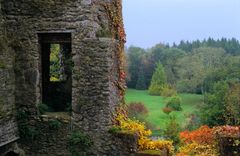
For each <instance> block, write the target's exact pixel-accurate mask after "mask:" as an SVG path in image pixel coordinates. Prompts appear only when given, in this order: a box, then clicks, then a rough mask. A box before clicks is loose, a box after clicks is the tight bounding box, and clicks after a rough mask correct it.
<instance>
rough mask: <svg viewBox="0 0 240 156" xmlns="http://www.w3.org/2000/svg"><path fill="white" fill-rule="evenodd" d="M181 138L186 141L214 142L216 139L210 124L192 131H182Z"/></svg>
mask: <svg viewBox="0 0 240 156" xmlns="http://www.w3.org/2000/svg"><path fill="white" fill-rule="evenodd" d="M180 139H181V140H182V141H184V143H194V142H195V143H198V144H212V143H213V141H214V132H213V129H211V128H209V127H208V126H201V127H200V128H199V129H197V130H195V131H192V132H189V131H183V132H181V133H180Z"/></svg>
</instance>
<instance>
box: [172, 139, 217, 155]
mask: <svg viewBox="0 0 240 156" xmlns="http://www.w3.org/2000/svg"><path fill="white" fill-rule="evenodd" d="M190 155H194V156H218V154H217V150H216V148H215V146H214V145H207V144H205V145H200V144H197V143H195V142H194V143H190V144H186V145H185V146H182V147H180V149H179V152H178V153H177V154H176V156H190Z"/></svg>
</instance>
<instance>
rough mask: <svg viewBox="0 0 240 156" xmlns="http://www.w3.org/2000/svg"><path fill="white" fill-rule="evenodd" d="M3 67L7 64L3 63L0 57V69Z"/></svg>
mask: <svg viewBox="0 0 240 156" xmlns="http://www.w3.org/2000/svg"><path fill="white" fill-rule="evenodd" d="M5 68H7V65H6V64H5V62H4V61H2V60H1V59H0V69H5Z"/></svg>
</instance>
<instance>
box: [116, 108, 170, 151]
mask: <svg viewBox="0 0 240 156" xmlns="http://www.w3.org/2000/svg"><path fill="white" fill-rule="evenodd" d="M115 120H116V122H117V123H118V126H119V128H120V129H121V130H127V131H130V132H136V133H138V136H139V139H138V148H139V150H163V149H166V150H168V151H169V152H170V153H173V152H174V147H173V142H172V141H166V140H155V141H153V140H151V139H149V138H148V137H149V136H150V135H151V134H152V132H151V130H147V129H146V126H145V124H144V123H142V122H140V121H138V120H132V119H129V118H127V117H126V116H125V115H124V113H121V112H119V113H118V114H117V116H116V119H115Z"/></svg>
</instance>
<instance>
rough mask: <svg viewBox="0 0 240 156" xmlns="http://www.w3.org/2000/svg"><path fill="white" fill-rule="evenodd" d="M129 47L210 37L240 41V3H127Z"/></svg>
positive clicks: (156, 0) (160, 0)
mask: <svg viewBox="0 0 240 156" xmlns="http://www.w3.org/2000/svg"><path fill="white" fill-rule="evenodd" d="M123 16H124V24H125V29H126V33H127V44H126V45H127V46H129V45H136V46H140V47H143V48H149V47H151V46H154V45H155V44H157V43H160V42H161V43H170V44H172V43H173V42H176V43H178V42H179V41H180V40H182V39H183V40H196V39H200V40H201V39H203V38H208V37H213V38H215V39H217V38H221V37H227V38H232V37H235V38H237V39H239V40H240V0H123Z"/></svg>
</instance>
